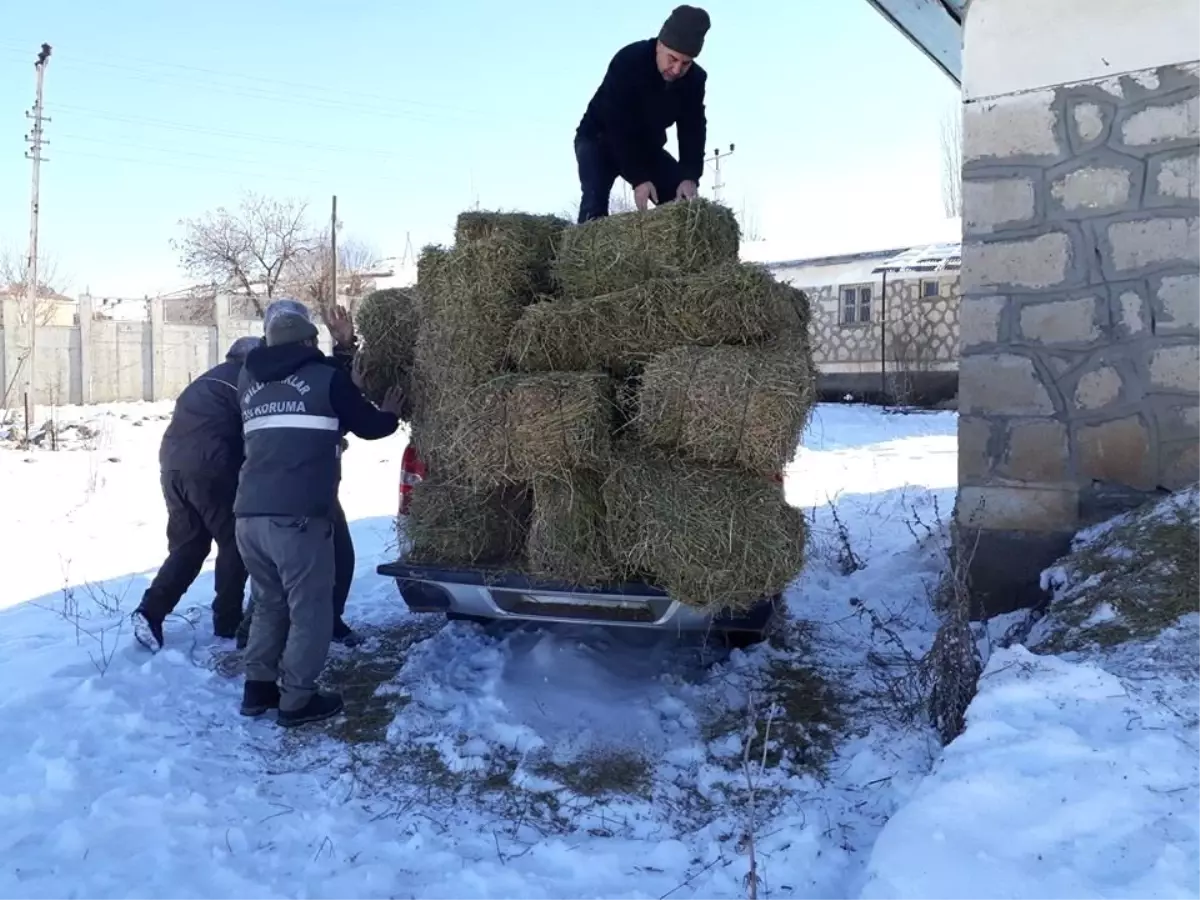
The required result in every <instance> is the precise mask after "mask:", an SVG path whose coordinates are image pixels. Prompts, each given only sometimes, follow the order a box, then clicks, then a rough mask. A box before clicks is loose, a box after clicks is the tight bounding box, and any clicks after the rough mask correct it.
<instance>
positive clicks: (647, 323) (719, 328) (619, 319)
mask: <svg viewBox="0 0 1200 900" xmlns="http://www.w3.org/2000/svg"><path fill="white" fill-rule="evenodd" d="M808 323H809V306H808V298H807V297H806V296H805V294H804V293H803V292H802V291H799V290H796V289H795V288H793V287H791V286H790V285H787V284H783V283H781V282H779V281H776V280H775V278H773V277H772V276H771V274H770V273H769V272H768V271H767V270H766V269H765V268H763V267H761V266H755V265H746V264H742V263H728V264H726V265H722V266H718V267H716V268H714V269H710V270H709V271H706V272H701V273H698V274H695V275H689V276H685V277H682V278H659V279H654V280H651V281H648V282H645V283H644V284H639V285H637V286H635V287H631V288H628V289H627V290H623V291H619V292H617V293H612V294H607V295H605V296H602V297H593V298H590V299H584V300H550V301H544V302H541V303H535V304H533V305H532V306H529V307H527V308H526V309H525V310H524V312H522V313H521V316H520V319H519V320H518V321H517V322H516V324H515V326H514V327H513V329H512V335H511V338H510V340H509V345H508V357H509V360H510V362H511V363H512V365H513V366H515V367H516V368H518V369H520V370H522V371H527V372H547V371H567V370H573V371H582V370H586V369H596V368H602V367H611V368H615V369H624V368H626V367H628V366H629V365H630V364H631V363H634V362H638V361H644V360H647V359H649V357H650V356H652V355H653V354H655V353H659V352H661V351H663V350H669V349H670V348H672V347H679V346H696V345H713V344H740V343H758V342H763V341H768V340H772V339H775V338H777V337H778V336H779V335H781V334H784V333H792V332H795V333H802V334H805V335H807V332H808Z"/></svg>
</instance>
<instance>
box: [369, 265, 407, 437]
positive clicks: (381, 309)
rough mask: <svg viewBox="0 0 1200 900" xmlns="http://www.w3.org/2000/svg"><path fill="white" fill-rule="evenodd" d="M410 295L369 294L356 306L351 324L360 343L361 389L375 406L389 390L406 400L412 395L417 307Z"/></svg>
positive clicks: (396, 290)
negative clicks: (400, 392) (391, 389)
mask: <svg viewBox="0 0 1200 900" xmlns="http://www.w3.org/2000/svg"><path fill="white" fill-rule="evenodd" d="M412 294H413V292H412V291H409V290H403V289H400V288H389V289H387V290H382V291H372V292H371V293H370V294H367V296H366V297H364V298H363V299H362V302H361V303H360V304H359V305H358V312H357V314H356V316H355V319H356V323H355V324H356V330H357V331H358V334H359V336H360V337H361V338H362V341H363V346H362V348H361V349H360V350H359V353H360V355H361V356H362V361H361V363H360V368H361V371H362V374H363V389H364V390H365V391H366V394H367V396H368V397H370V398H371V399H372V400H374V401H375V402H376V403H379V402H380V401H382V400H383V397H384V395H385V394H386V393H387V391H388V389H389V388H391V387H399V388H400V389H401V390H402V391H403V392H404V395H405V397H406V398H408V397H410V395H411V393H412V385H411V381H412V369H413V358H414V349H415V345H416V340H417V307H416V301H415V299H414V298H413V296H412ZM405 418H409V416H405Z"/></svg>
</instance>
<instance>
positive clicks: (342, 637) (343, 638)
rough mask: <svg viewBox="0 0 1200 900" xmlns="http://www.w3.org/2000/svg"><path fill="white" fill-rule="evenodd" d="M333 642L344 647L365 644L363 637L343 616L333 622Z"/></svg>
mask: <svg viewBox="0 0 1200 900" xmlns="http://www.w3.org/2000/svg"><path fill="white" fill-rule="evenodd" d="M333 640H334V643H336V644H341V645H342V646H343V647H357V646H358V645H359V644H361V643H362V642H363V639H362V637H361V636H360V635H359V634H358V633H357V632H356V631H355V630H354V629H353V628H351V627H350V626H349V625H347V624H346V620H345V619H343V618H342V617H341V616H338V617H337V618H336V619H334V620H333Z"/></svg>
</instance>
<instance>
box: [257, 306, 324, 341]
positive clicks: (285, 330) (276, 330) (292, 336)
mask: <svg viewBox="0 0 1200 900" xmlns="http://www.w3.org/2000/svg"><path fill="white" fill-rule="evenodd" d="M316 337H317V326H316V325H314V324H313V323H312V322H310V321H309V320H308V319H306V318H305V317H304V316H298V315H296V314H295V313H294V312H281V313H278V314H276V315H275V316H272V317H271V320H270V321H269V322H267V346H268V347H278V346H279V345H280V344H302V343H304V342H305V341H311V340H315V339H316Z"/></svg>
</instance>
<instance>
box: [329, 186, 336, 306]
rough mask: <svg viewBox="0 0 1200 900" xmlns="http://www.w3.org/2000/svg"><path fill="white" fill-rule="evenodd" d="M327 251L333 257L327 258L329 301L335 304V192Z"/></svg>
mask: <svg viewBox="0 0 1200 900" xmlns="http://www.w3.org/2000/svg"><path fill="white" fill-rule="evenodd" d="M329 252H330V253H331V254H332V255H333V258H332V259H330V260H329V284H330V290H331V291H332V296H331V297H330V298H329V302H330V303H332V304H333V305H334V306H337V305H338V296H337V269H338V258H337V194H334V195H333V212H332V213H331V214H330V216H329Z"/></svg>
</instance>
